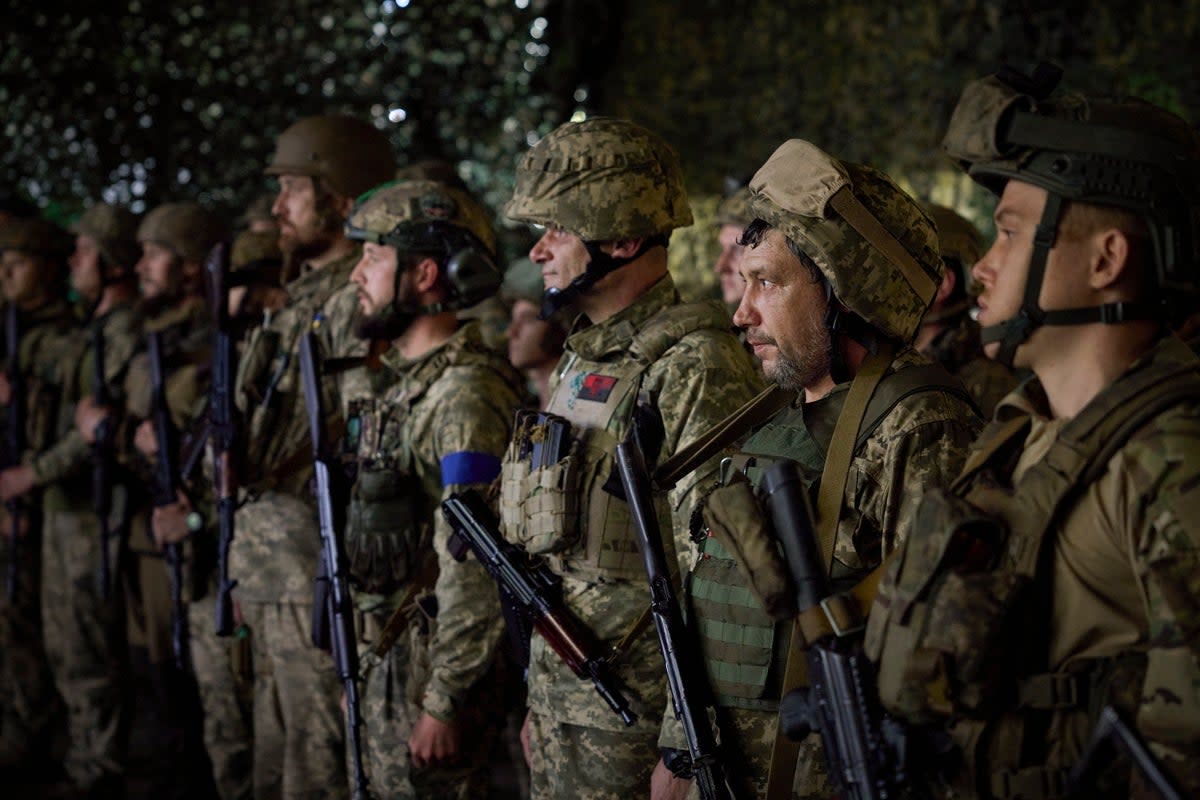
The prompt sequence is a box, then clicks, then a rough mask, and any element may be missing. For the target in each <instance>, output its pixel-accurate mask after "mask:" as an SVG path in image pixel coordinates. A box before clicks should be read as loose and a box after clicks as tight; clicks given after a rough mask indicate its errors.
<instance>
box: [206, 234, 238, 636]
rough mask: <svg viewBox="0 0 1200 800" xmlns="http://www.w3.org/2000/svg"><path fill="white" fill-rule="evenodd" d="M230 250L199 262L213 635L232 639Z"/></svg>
mask: <svg viewBox="0 0 1200 800" xmlns="http://www.w3.org/2000/svg"><path fill="white" fill-rule="evenodd" d="M228 274H229V246H228V245H227V244H225V243H224V242H221V243H219V244H217V245H216V246H215V247H213V249H212V250H211V251H210V252H209V254H208V258H207V259H205V262H204V282H205V288H206V290H207V292H208V307H209V309H210V310H211V311H212V316H213V352H212V376H211V382H210V384H209V390H208V441H209V443H210V444H211V445H212V457H213V488H214V490H215V492H214V493H215V495H216V500H217V529H218V533H217V598H216V620H215V622H216V632H217V635H218V636H232V635H233V632H234V625H233V598H232V596H231V595H230V593H231V592H232V591H233V589H234V587H235V586H237V581H236V580H230V578H229V548H230V547H232V546H233V535H234V529H233V515H234V512H235V511H237V472H236V471H235V470H234V463H233V453H234V445H235V441H236V438H237V419H236V414H237V409H236V408H235V406H234V402H233V381H234V363H233V359H234V350H233V348H234V341H233V335H232V330H233V326H232V325H231V324H230V319H229V295H228V292H227V291H226V288H225V278H226V276H227V275H228Z"/></svg>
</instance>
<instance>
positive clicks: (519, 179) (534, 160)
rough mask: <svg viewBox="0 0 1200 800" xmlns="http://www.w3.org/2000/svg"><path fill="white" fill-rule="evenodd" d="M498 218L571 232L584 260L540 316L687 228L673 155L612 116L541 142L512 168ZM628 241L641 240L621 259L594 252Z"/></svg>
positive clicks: (563, 129)
mask: <svg viewBox="0 0 1200 800" xmlns="http://www.w3.org/2000/svg"><path fill="white" fill-rule="evenodd" d="M504 213H505V214H506V215H507V216H508V217H509V218H510V219H513V220H516V221H518V222H528V223H532V224H535V225H545V226H548V227H555V228H561V229H562V230H565V231H567V232H569V233H572V234H574V235H576V236H578V237H579V238H580V239H581V240H582V241H583V243H584V246H585V247H586V248H587V251H588V255H590V256H591V260H590V262H589V263H588V265H587V268H586V270H585V271H584V274H583V275H580V276H579V277H578V278H576V279H575V280H574V281H572V283H571V285H570V286H569V287H568V288H567V289H565V290H562V291H559V290H557V289H552V290H549V291H547V293H546V296H545V299H544V302H543V309H542V315H543V316H549V315H550V314H551V313H553V312H554V311H555V310H557V309H558V308H560V307H562V306H563V305H565V304H566V303H567V302H570V300H572V299H573V298H574V297H576V296H578V295H579V294H580V293H582V292H584V291H586V290H587V289H589V288H591V287H592V286H593V285H595V283H596V281H598V280H600V278H602V277H604V276H605V275H607V274H609V273H610V272H613V271H614V270H616V269H619V268H620V267H623V266H625V265H626V264H628V263H630V262H632V261H634V260H636V259H637V258H638V257H640V256H641V255H642V254H643V253H644V252H646V251H647V250H649V249H650V248H651V247H655V246H658V245H662V246H665V245H666V244H667V241H668V239H669V237H670V234H671V231H673V230H674V229H676V228H682V227H684V226H687V225H691V224H692V209H691V206H689V205H688V199H687V190H686V189H684V185H683V171H682V170H681V169H680V166H679V158H678V157H677V156H676V155H675V151H674V150H673V149H671V147H670V145H668V144H667V143H666V142H665V141H663V139H662V138H661V137H659V136H658V135H657V134H655V133H653V132H651V131H649V130H647V129H646V128H643V127H642V126H640V125H637V124H635V123H633V122H630V121H629V120H624V119H617V118H614V117H593V118H591V119H588V120H584V121H583V122H568V123H565V124H563V125H560V126H559V127H558V128H555V129H554V130H553V131H551V132H550V133H549V134H547V135H546V136H545V137H544V138H542V140H541V141H539V142H538V143H537V144H536V145H534V146H533V147H532V148H531V149H530V151H529V152H528V153H526V154H525V156H524V157H522V158H521V160H520V161H519V162H518V164H517V175H516V189H515V190H514V192H513V197H512V200H510V201H509V203H508V205H507V206H506V207H505V210H504ZM633 238H644V239H645V241H644V242H643V244H642V248H641V249H640V250H639V251H638V252H637V253H635V254H634V255H633V256H630V257H627V258H614V257H612V256H610V255H608V254H605V253H603V252H602V251H601V250H600V247H599V245H600V243H601V242H608V241H613V240H616V239H633Z"/></svg>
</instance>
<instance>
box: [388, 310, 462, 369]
mask: <svg viewBox="0 0 1200 800" xmlns="http://www.w3.org/2000/svg"><path fill="white" fill-rule="evenodd" d="M457 330H458V316H457V315H456V314H455V313H454V312H453V311H443V312H442V313H441V314H423V315H421V316H419V317H417V318H416V319H414V320H413V322H412V324H411V325H409V326H408V330H406V331H405V332H404V334H403V335H402V336H401V337H400V338H399V339H395V340H393V341H392V347H394V348H396V350H398V351H399V352H400V355H402V356H404V358H405V359H407V360H409V361H412V360H414V359H418V358H420V357H421V356H423V355H425V354H426V353H428V352H429V351H430V350H433V349H435V348H437V347H441V346H442V345H443V344H445V343H446V341H447V340H448V339H449V338H450V337H451V336H453V335H454V332H455V331H457Z"/></svg>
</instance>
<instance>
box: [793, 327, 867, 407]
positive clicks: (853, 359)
mask: <svg viewBox="0 0 1200 800" xmlns="http://www.w3.org/2000/svg"><path fill="white" fill-rule="evenodd" d="M833 346H834V347H837V348H840V350H841V356H842V363H843V364H845V365H846V371H847V372H848V373H850V377H849V378H848V379H847V380H850V381H853V380H854V376H855V375H857V374H858V371H859V369H861V368H862V364H863V362H864V361H866V360H867V348H865V347H863V346H862V345H861V344H859V343H858V342H856V341H854V340H853V339H851V338H850V337H849V336H845V335H839V336H838V337H837V341H835V342H834V343H833ZM835 386H837V382H836V381H835V380H834V379H833V375H832V374H831V373H826V374H825V376H824V377H822V378H820V379H819V380H816V381H812V382H811V383H810V384H809V385H808V386H805V387H804V402H806V403H812V402H814V401H816V400H820V399H821V398H822V397H825V396H826V395H828V394H829V393H830V392H832V391H833V387H835Z"/></svg>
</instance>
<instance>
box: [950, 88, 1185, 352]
mask: <svg viewBox="0 0 1200 800" xmlns="http://www.w3.org/2000/svg"><path fill="white" fill-rule="evenodd" d="M1061 77H1062V70H1061V69H1059V68H1058V67H1055V66H1053V65H1050V64H1041V65H1039V66H1038V68H1037V69H1036V70H1035V72H1034V74H1033V76H1032V77H1030V76H1026V75H1022V74H1021V73H1019V72H1016V71H1014V70H1011V69H1004V70H1001V71H1000V72H998V73H996V74H995V75H991V76H988V77H986V78H982V79H979V80H976V81H972V82H971V83H970V84H968V85H967V87H966V89H964V90H963V94H962V97H961V98H960V99H959V101H958V106H957V107H956V108H955V109H954V114H953V115H952V117H951V120H950V127H949V129H948V130H947V131H946V136H945V138H944V140H943V142H942V146H943V148H944V149H945V150H946V152H947V153H948V154H949V155H950V156H951V157H952V158H954V159H955V160H956V161H957V162H958V163H959V165H960V166H961V167H962V168H963V169H964V170H965V171H966V172H967V173H968V174H969V175H970V176H971V177H972V178H974V179H975V180H976V181H978V182H979V183H980V184H982V185H983V186H985V187H986V188H988V189H989V190H991V191H992V192H994V193H996V194H1000V193H1001V192H1002V191H1003V190H1004V186H1005V185H1006V184H1007V182H1008V181H1009V180H1011V179H1016V180H1019V181H1022V182H1024V183H1029V184H1032V185H1034V186H1038V187H1041V188H1042V189H1045V190H1046V192H1047V193H1048V196H1047V199H1046V206H1045V210H1044V211H1043V213H1042V219H1041V221H1040V222H1039V224H1038V228H1037V232H1036V234H1035V236H1034V246H1033V253H1032V255H1031V257H1030V264H1029V272H1028V274H1027V276H1026V279H1025V295H1024V299H1023V301H1022V306H1021V310H1020V312H1019V313H1018V314H1017V316H1015V317H1013V318H1012V319H1009V320H1006V321H1004V322H1002V323H999V324H996V325H990V326H987V327H985V328H983V330H982V331H981V338H982V339H983V341H984V342H1000V351H999V353H998V355H997V360H999V361H1001V362H1003V363H1007V364H1011V363H1012V359H1013V356H1014V355H1015V353H1016V349H1017V347H1018V346H1020V344H1021V343H1022V342H1024V341H1025V340H1026V339H1028V338H1029V336H1030V335H1031V334H1032V333H1033V331H1034V330H1036V329H1037V328H1038V327H1040V326H1043V325H1083V324H1089V323H1095V322H1104V323H1109V324H1115V323H1120V322H1124V321H1126V320H1135V319H1171V318H1173V317H1175V316H1177V315H1179V314H1180V313H1183V312H1185V311H1187V310H1189V306H1190V305H1191V304H1193V303H1194V300H1195V296H1196V292H1197V280H1196V277H1197V276H1196V267H1197V264H1200V134H1197V132H1196V130H1195V129H1194V128H1192V127H1191V126H1190V125H1188V124H1187V123H1186V122H1185V121H1183V120H1182V119H1180V118H1179V117H1178V116H1176V115H1175V114H1172V113H1171V112H1169V111H1166V110H1165V109H1162V108H1159V107H1158V106H1155V105H1153V104H1152V103H1148V102H1145V101H1143V100H1136V99H1128V100H1120V101H1110V100H1089V99H1088V98H1086V97H1084V96H1082V95H1079V94H1076V93H1068V92H1057V93H1056V92H1055V91H1054V90H1055V88H1056V87H1057V85H1058V82H1059V80H1060V78H1061ZM1067 201H1078V202H1084V203H1090V204H1094V205H1099V206H1110V207H1115V208H1118V209H1123V210H1125V211H1129V212H1132V213H1133V214H1136V215H1137V216H1138V217H1139V218H1141V219H1142V220H1143V221H1144V222H1145V225H1146V227H1147V229H1148V231H1149V234H1150V236H1149V239H1150V246H1151V250H1152V258H1153V266H1154V271H1153V275H1152V277H1153V279H1154V281H1153V284H1154V285H1153V286H1152V287H1150V288H1149V289H1148V290H1147V293H1146V296H1144V297H1143V298H1142V299H1140V300H1137V301H1133V302H1119V303H1109V304H1107V305H1103V306H1094V307H1091V308H1073V309H1069V310H1052V311H1047V310H1043V309H1042V308H1041V307H1040V306H1039V304H1038V298H1039V296H1040V293H1041V287H1042V279H1043V276H1044V272H1045V267H1046V260H1047V258H1048V256H1049V253H1050V250H1051V248H1053V246H1054V242H1055V239H1056V237H1057V234H1058V227H1059V223H1060V221H1061V219H1062V214H1063V211H1064V209H1065V206H1066V202H1067Z"/></svg>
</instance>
